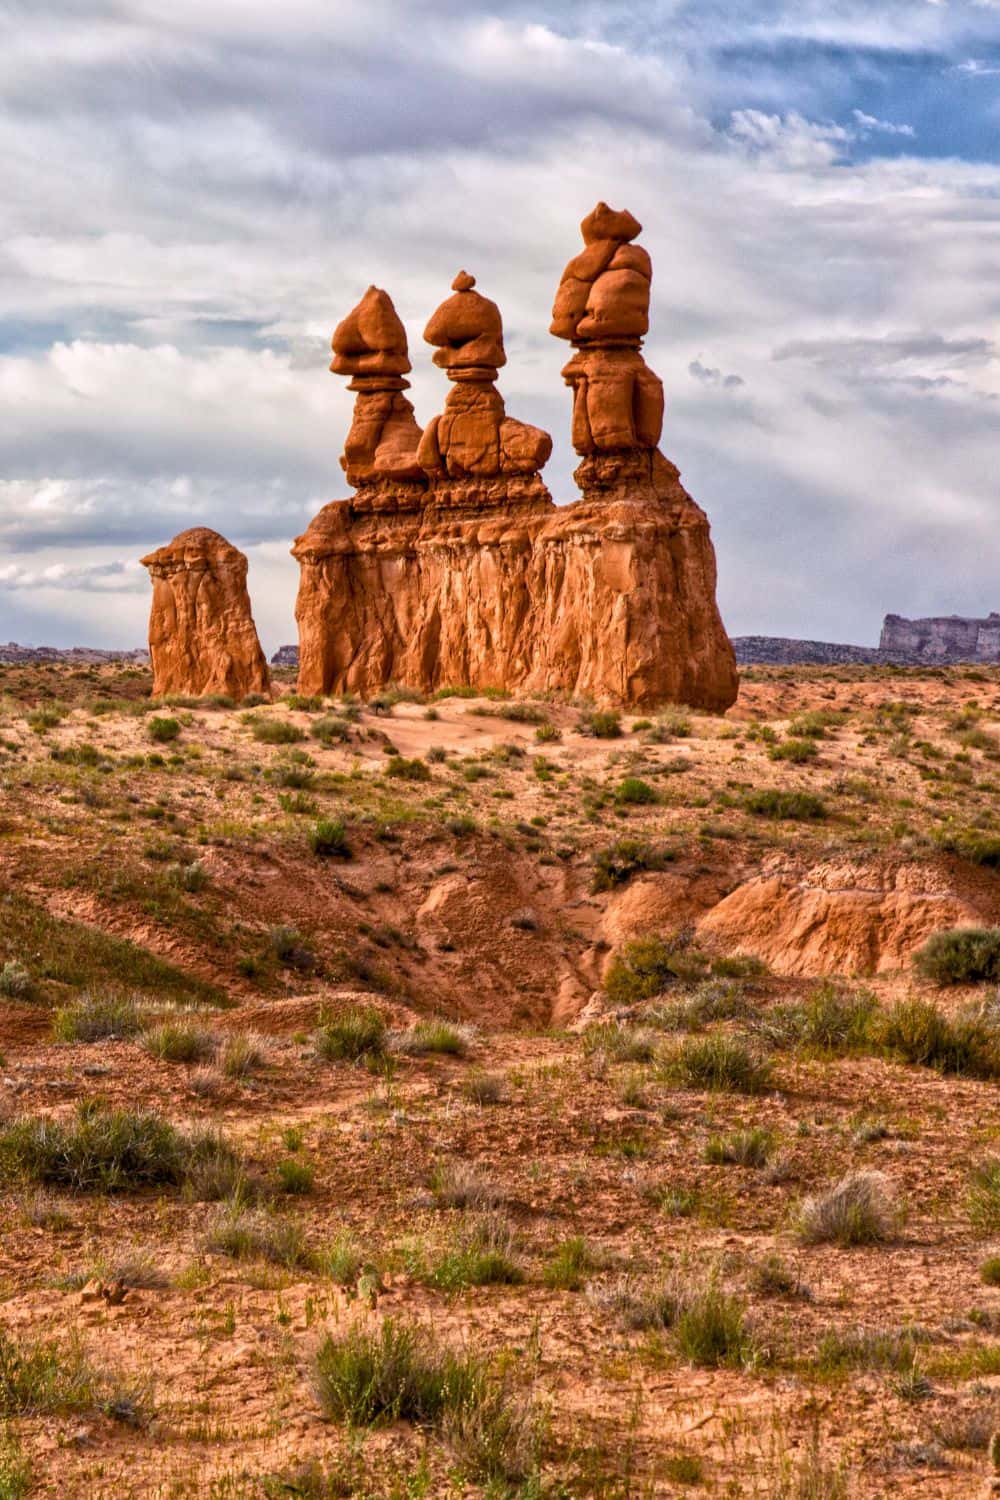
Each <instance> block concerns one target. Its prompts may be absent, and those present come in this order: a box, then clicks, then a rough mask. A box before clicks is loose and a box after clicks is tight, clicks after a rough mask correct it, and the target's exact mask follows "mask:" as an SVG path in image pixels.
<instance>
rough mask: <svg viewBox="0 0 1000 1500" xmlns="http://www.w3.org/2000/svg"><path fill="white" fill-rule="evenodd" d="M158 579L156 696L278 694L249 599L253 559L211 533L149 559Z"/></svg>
mask: <svg viewBox="0 0 1000 1500" xmlns="http://www.w3.org/2000/svg"><path fill="white" fill-rule="evenodd" d="M142 563H143V566H144V567H146V568H148V569H149V572H150V576H151V577H152V580H153V603H152V608H151V610H150V615H149V654H150V657H151V658H152V663H153V692H154V694H156V695H158V696H162V695H164V694H168V693H182V694H185V695H191V696H192V697H202V696H204V695H205V694H207V693H220V694H225V695H226V696H227V697H230V698H234V699H236V700H237V701H239V700H240V699H242V698H245V697H246V696H247V694H248V693H267V694H269V693H270V691H271V680H270V675H269V673H268V670H267V662H266V660H265V659H264V653H263V651H262V650H261V648H260V642H259V640H258V639H257V630H256V627H255V625H254V622H253V615H252V614H251V611H250V596H249V594H248V593H247V560H246V558H245V557H244V555H243V553H242V552H240V551H238V550H237V548H236V547H234V546H233V545H232V543H231V542H227V541H226V539H225V537H223V536H220V535H219V533H218V532H217V531H211V530H209V528H208V527H207V526H196V527H193V528H192V529H191V530H190V531H182V532H181V533H180V535H179V536H175V537H174V539H173V541H172V542H168V543H167V545H166V546H165V547H160V548H158V549H157V551H155V552H151V553H150V554H149V556H148V557H144V558H143V559H142Z"/></svg>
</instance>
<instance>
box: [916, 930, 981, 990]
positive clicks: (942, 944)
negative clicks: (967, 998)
mask: <svg viewBox="0 0 1000 1500" xmlns="http://www.w3.org/2000/svg"><path fill="white" fill-rule="evenodd" d="M914 965H915V967H916V970H917V972H918V974H920V975H921V977H922V978H924V979H929V980H930V981H931V982H932V983H934V984H982V983H985V982H986V981H988V980H994V981H995V980H1000V927H953V928H951V929H950V930H949V931H947V932H935V933H934V934H933V935H932V936H931V937H929V938H928V939H927V942H926V943H925V944H924V946H923V947H922V948H921V949H920V951H919V953H917V955H916V957H915V959H914Z"/></svg>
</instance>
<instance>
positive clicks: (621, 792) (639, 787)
mask: <svg viewBox="0 0 1000 1500" xmlns="http://www.w3.org/2000/svg"><path fill="white" fill-rule="evenodd" d="M615 801H616V802H617V803H618V805H619V806H620V807H621V806H625V807H630V806H636V807H642V806H648V805H649V804H650V803H653V802H658V801H659V798H658V797H657V795H656V788H655V787H651V786H650V784H649V782H648V781H643V779H642V777H641V776H625V777H623V779H622V780H621V781H620V782H619V783H618V785H617V786H616V787H615Z"/></svg>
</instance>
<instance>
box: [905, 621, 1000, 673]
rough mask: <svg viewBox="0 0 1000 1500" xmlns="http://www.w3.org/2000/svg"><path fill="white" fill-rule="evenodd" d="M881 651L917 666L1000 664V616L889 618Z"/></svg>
mask: <svg viewBox="0 0 1000 1500" xmlns="http://www.w3.org/2000/svg"><path fill="white" fill-rule="evenodd" d="M879 651H880V652H881V653H882V654H883V656H885V657H891V658H901V657H903V658H906V659H908V660H912V661H914V662H916V663H920V662H934V663H936V664H938V665H944V664H946V663H948V662H976V661H979V662H992V663H996V662H1000V614H996V613H992V614H989V615H987V617H986V619H984V620H974V619H966V618H964V617H963V616H962V615H932V616H930V617H929V618H928V619H924V620H906V619H904V618H903V616H902V615H886V617H885V620H884V621H883V624H882V636H881V639H880V641H879Z"/></svg>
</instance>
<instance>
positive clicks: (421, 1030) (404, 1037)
mask: <svg viewBox="0 0 1000 1500" xmlns="http://www.w3.org/2000/svg"><path fill="white" fill-rule="evenodd" d="M470 1041H471V1034H470V1030H469V1028H468V1027H467V1026H459V1025H456V1024H455V1022H453V1021H446V1020H443V1019H440V1018H433V1017H432V1018H431V1019H429V1020H426V1021H415V1022H414V1024H413V1025H412V1026H408V1027H407V1028H406V1030H405V1031H401V1032H398V1033H396V1035H395V1036H393V1038H392V1045H393V1050H394V1051H396V1052H402V1053H404V1054H405V1055H406V1056H409V1057H419V1056H421V1055H422V1054H424V1053H433V1052H436V1053H444V1054H445V1055H446V1056H449V1057H464V1056H465V1054H466V1053H467V1052H468V1050H469V1045H470Z"/></svg>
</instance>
